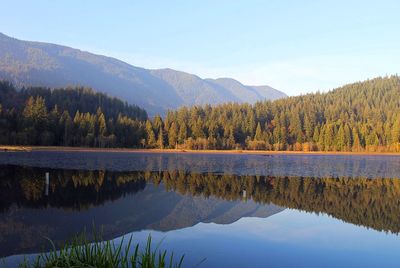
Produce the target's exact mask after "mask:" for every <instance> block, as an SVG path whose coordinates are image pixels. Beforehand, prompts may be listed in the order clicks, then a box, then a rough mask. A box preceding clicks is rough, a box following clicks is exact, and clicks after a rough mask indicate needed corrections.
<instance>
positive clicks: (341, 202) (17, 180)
mask: <svg viewBox="0 0 400 268" xmlns="http://www.w3.org/2000/svg"><path fill="white" fill-rule="evenodd" d="M0 170H1V171H0V202H1V203H0V204H1V207H0V208H1V210H2V211H3V213H2V214H0V233H1V234H2V236H0V250H1V252H4V253H3V254H8V253H10V254H11V253H15V252H25V251H29V250H34V249H37V248H38V246H39V244H41V241H43V240H42V239H40V238H39V236H40V235H47V236H49V237H51V238H52V239H54V240H56V241H63V240H65V239H66V238H67V237H69V236H70V235H71V234H74V233H76V232H79V231H81V230H82V228H83V226H86V227H88V228H90V227H91V226H92V223H93V222H94V223H95V224H96V225H97V226H100V225H101V226H103V228H104V238H105V239H109V238H113V237H116V236H119V235H123V234H125V233H127V232H132V231H138V230H142V229H155V230H161V231H167V230H174V229H180V228H183V227H188V226H193V225H195V224H197V223H198V222H214V223H221V224H228V223H232V222H234V221H236V220H238V219H240V218H242V217H268V216H270V215H272V214H274V213H277V212H279V211H281V210H282V208H281V207H289V208H294V209H299V210H305V211H308V212H316V213H320V212H321V213H327V214H329V215H331V216H333V217H335V218H339V219H342V220H344V221H346V222H350V223H354V224H357V225H363V226H366V227H371V228H374V229H376V230H380V231H389V232H393V233H399V232H400V218H399V217H398V215H400V180H398V179H384V178H376V179H367V178H348V177H343V178H310V177H269V176H238V175H227V174H215V173H193V172H192V173H191V172H187V171H181V170H172V171H158V172H154V171H142V172H139V171H132V172H111V171H76V170H75V171H74V170H55V169H53V170H50V178H51V179H50V183H49V186H48V190H49V195H48V196H46V195H45V188H46V184H45V180H44V173H45V171H46V170H45V169H39V168H26V167H25V168H23V167H16V166H1V167H0ZM109 201H112V202H109ZM271 203H272V204H274V205H271ZM262 204H266V205H262ZM7 252H8V253H7Z"/></svg>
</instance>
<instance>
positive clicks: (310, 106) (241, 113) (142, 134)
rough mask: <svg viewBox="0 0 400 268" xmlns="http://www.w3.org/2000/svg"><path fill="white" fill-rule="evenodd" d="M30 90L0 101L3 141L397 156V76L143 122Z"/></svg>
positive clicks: (399, 124) (399, 140)
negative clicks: (16, 102) (16, 101)
mask: <svg viewBox="0 0 400 268" xmlns="http://www.w3.org/2000/svg"><path fill="white" fill-rule="evenodd" d="M5 84H7V83H3V84H2V85H3V87H4V85H5ZM75 91H79V90H77V89H75ZM2 92H3V89H2ZM27 92H28V93H27ZM33 92H34V91H32V90H22V91H21V93H19V94H21V95H24V94H25V95H24V96H31V97H30V98H29V99H28V101H27V102H26V104H25V105H24V108H23V109H19V110H18V109H16V110H15V109H12V108H10V106H9V104H8V102H9V98H2V99H1V100H2V104H3V101H4V103H5V104H3V107H8V108H7V109H5V108H3V109H2V111H1V114H0V115H1V133H2V136H1V138H2V140H1V142H2V143H10V144H43V145H50V144H52V145H70V146H83V145H84V146H100V147H104V146H106V147H114V146H117V147H147V148H187V149H255V150H261V149H262V150H296V151H356V152H361V151H371V152H374V151H391V152H400V77H399V76H391V77H384V78H376V79H372V80H368V81H364V82H358V83H354V84H350V85H346V86H344V87H341V88H338V89H336V90H333V91H331V92H328V93H323V94H322V93H316V94H308V95H304V96H298V97H291V98H286V99H282V100H276V101H272V102H271V101H265V102H258V103H256V104H254V105H250V104H235V103H228V104H221V105H217V106H210V105H206V106H194V107H191V108H187V107H183V108H181V109H179V110H176V111H169V112H168V113H167V115H166V116H165V118H164V119H163V118H161V117H160V116H156V117H154V118H153V119H151V120H146V121H144V120H143V119H144V114H143V116H138V115H135V114H131V113H129V112H126V114H127V116H124V115H118V116H117V117H115V116H116V112H114V113H112V112H109V114H107V116H104V114H103V113H104V112H103V109H104V111H106V110H107V108H106V107H103V106H101V105H99V106H101V109H99V110H96V112H94V110H93V109H92V110H86V111H87V112H86V113H81V112H80V111H79V112H78V109H80V107H81V106H79V105H78V106H75V108H71V107H72V106H71V105H64V106H63V105H60V107H63V108H62V109H60V108H57V109H55V108H54V107H53V105H54V104H58V103H57V101H55V100H54V99H57V98H55V97H51V96H52V95H55V94H54V93H53V94H50V96H48V95H46V94H41V95H40V97H33V96H35V93H33ZM50 92H52V91H50ZM53 92H57V91H56V90H54V91H53ZM91 94H95V93H91ZM22 99H23V98H22ZM97 104H98V103H97ZM110 106H113V105H110ZM52 107H53V108H52ZM69 109H71V110H69ZM96 109H97V108H96ZM125 109H129V108H125ZM67 110H68V111H67ZM102 114H103V115H102ZM132 116H133V118H132ZM103 117H104V120H103V119H102V118H103ZM56 126H57V127H56ZM56 130H57V131H58V132H57V131H56ZM32 133H36V134H35V135H34V134H32ZM37 133H41V134H40V135H39V134H37ZM51 133H52V134H51ZM38 135H39V136H38ZM32 137H35V138H34V139H33V138H32ZM49 137H54V138H49ZM50 141H51V142H50ZM99 141H102V142H99Z"/></svg>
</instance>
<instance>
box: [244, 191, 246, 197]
mask: <svg viewBox="0 0 400 268" xmlns="http://www.w3.org/2000/svg"><path fill="white" fill-rule="evenodd" d="M243 198H246V190H243Z"/></svg>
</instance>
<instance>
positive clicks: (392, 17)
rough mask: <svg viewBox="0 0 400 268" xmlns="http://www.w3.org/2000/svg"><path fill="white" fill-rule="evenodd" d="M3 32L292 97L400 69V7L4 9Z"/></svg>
mask: <svg viewBox="0 0 400 268" xmlns="http://www.w3.org/2000/svg"><path fill="white" fill-rule="evenodd" d="M1 9H2V15H1V16H0V32H3V33H4V34H7V35H10V36H13V37H16V38H19V39H24V40H36V41H43V42H51V43H57V44H63V45H67V46H71V47H74V48H80V49H82V50H87V51H90V52H95V53H99V54H104V55H108V56H113V57H117V58H119V59H121V60H124V61H126V62H128V63H130V64H133V65H136V66H141V67H146V68H165V67H170V68H174V69H178V70H182V71H187V72H191V73H195V74H197V75H199V76H200V77H203V78H206V77H212V78H216V77H233V78H236V79H238V80H239V81H241V82H243V83H245V84H252V85H253V84H254V85H257V84H268V85H271V86H273V87H275V88H277V89H280V90H283V91H285V92H286V93H288V94H290V95H297V94H301V93H305V92H312V91H316V90H328V89H331V88H334V87H336V86H340V85H342V84H344V83H348V82H352V81H357V80H364V79H367V78H373V77H375V76H379V75H386V74H396V73H399V70H400V15H399V10H400V1H339V0H336V1H284V0H281V1H251V0H247V1H244V0H243V1H241V0H231V1H218V0H213V1H208V0H202V1H184V0H182V1H99V0H98V1H82V0H81V1H72V0H69V1H54V0H48V1H43V0H36V1H28V0H26V1H19V0H12V1H11V0H10V1H2V3H1Z"/></svg>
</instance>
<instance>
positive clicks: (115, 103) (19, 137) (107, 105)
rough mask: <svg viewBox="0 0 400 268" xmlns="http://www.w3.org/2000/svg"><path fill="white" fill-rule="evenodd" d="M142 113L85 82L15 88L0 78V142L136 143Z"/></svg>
mask: <svg viewBox="0 0 400 268" xmlns="http://www.w3.org/2000/svg"><path fill="white" fill-rule="evenodd" d="M146 119H147V113H146V111H145V110H143V109H141V108H139V107H137V106H134V105H128V104H127V103H126V102H123V101H121V100H119V99H117V98H111V97H108V96H107V95H105V94H102V93H96V92H95V91H93V90H92V89H90V88H66V89H49V88H39V87H34V88H23V89H21V90H18V91H17V90H16V89H15V88H14V86H13V85H11V84H10V83H8V82H5V81H0V143H2V144H22V145H65V146H90V147H92V146H96V147H97V146H98V147H106V146H107V147H109V146H120V147H126V146H136V145H137V144H139V142H140V141H139V140H135V139H139V137H140V138H143V133H142V129H143V127H142V126H141V125H142V122H143V121H145V120H146ZM127 137H129V138H127Z"/></svg>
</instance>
